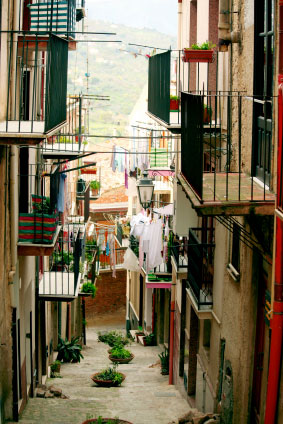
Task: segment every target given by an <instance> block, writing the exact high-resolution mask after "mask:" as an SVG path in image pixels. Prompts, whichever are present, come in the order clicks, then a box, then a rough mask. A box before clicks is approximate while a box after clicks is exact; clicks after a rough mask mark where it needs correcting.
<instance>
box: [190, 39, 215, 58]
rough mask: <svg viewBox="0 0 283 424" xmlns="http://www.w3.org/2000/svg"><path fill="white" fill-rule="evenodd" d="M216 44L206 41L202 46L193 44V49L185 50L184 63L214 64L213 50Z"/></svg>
mask: <svg viewBox="0 0 283 424" xmlns="http://www.w3.org/2000/svg"><path fill="white" fill-rule="evenodd" d="M214 47H215V44H212V43H211V41H206V42H204V43H202V44H198V43H196V44H192V47H191V48H189V49H188V48H185V49H184V56H183V61H184V62H203V63H211V62H213V53H214V51H213V48H214Z"/></svg>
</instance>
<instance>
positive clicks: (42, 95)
mask: <svg viewBox="0 0 283 424" xmlns="http://www.w3.org/2000/svg"><path fill="white" fill-rule="evenodd" d="M10 41H11V42H10V43H9V47H10V51H9V61H8V75H7V87H8V95H7V106H6V121H4V122H0V132H7V133H40V134H44V133H48V132H49V131H51V130H52V129H53V128H56V127H58V126H59V125H60V124H62V123H64V122H65V121H66V96H67V70H68V69H67V68H68V42H67V41H66V40H63V39H61V38H59V37H57V36H55V35H50V37H48V38H47V39H45V40H40V36H37V35H36V36H35V37H34V39H33V40H31V39H29V38H28V36H26V35H23V36H22V37H21V39H19V41H18V43H14V42H13V39H12V38H11V40H10Z"/></svg>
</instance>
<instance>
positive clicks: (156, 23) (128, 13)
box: [86, 0, 178, 36]
mask: <svg viewBox="0 0 283 424" xmlns="http://www.w3.org/2000/svg"><path fill="white" fill-rule="evenodd" d="M177 6H178V1H177V0H86V8H87V9H88V17H89V19H90V20H91V19H95V20H102V21H107V22H111V23H113V24H122V25H127V26H131V27H134V28H150V29H154V30H156V31H159V32H162V33H164V34H169V35H173V36H177Z"/></svg>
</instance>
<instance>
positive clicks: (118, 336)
mask: <svg viewBox="0 0 283 424" xmlns="http://www.w3.org/2000/svg"><path fill="white" fill-rule="evenodd" d="M98 340H99V341H100V342H103V343H106V344H108V345H109V346H110V347H114V346H115V345H117V344H122V345H127V344H129V339H128V338H127V337H124V336H123V334H122V333H118V332H117V331H106V332H104V333H101V332H98Z"/></svg>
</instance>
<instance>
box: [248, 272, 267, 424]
mask: <svg viewBox="0 0 283 424" xmlns="http://www.w3.org/2000/svg"><path fill="white" fill-rule="evenodd" d="M260 274H261V275H260V280H259V287H258V302H257V318H256V338H255V353H254V373H253V391H252V410H251V416H252V419H251V422H252V424H259V418H260V401H261V386H262V372H263V357H264V333H265V321H264V310H265V291H266V287H267V276H266V274H265V273H264V271H263V269H261V270H260Z"/></svg>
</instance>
